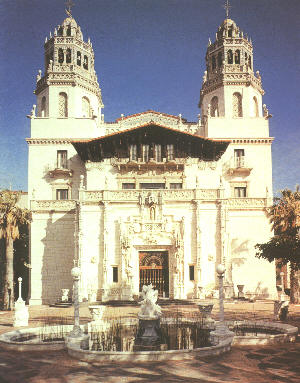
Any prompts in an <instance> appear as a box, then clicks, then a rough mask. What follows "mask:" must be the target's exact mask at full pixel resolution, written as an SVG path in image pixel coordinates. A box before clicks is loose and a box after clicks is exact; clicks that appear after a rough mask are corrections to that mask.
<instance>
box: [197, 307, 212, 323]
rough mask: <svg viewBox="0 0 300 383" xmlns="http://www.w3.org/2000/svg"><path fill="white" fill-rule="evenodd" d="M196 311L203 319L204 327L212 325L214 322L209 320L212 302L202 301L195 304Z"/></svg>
mask: <svg viewBox="0 0 300 383" xmlns="http://www.w3.org/2000/svg"><path fill="white" fill-rule="evenodd" d="M197 306H198V309H199V311H200V313H201V315H202V317H203V322H204V325H209V326H211V325H213V324H214V323H215V321H214V320H213V319H212V318H211V312H212V309H213V307H214V304H213V302H209V301H203V302H199V303H197Z"/></svg>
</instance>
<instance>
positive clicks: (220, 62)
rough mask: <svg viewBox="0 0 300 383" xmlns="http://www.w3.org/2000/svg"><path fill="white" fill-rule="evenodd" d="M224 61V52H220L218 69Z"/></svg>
mask: <svg viewBox="0 0 300 383" xmlns="http://www.w3.org/2000/svg"><path fill="white" fill-rule="evenodd" d="M222 61H223V57H222V52H219V53H218V67H220V66H222Z"/></svg>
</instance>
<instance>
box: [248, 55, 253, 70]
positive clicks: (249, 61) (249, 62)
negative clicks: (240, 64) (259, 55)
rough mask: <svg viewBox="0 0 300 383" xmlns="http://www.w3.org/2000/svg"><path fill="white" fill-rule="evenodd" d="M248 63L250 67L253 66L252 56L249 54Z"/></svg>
mask: <svg viewBox="0 0 300 383" xmlns="http://www.w3.org/2000/svg"><path fill="white" fill-rule="evenodd" d="M248 65H249V68H252V64H251V56H250V55H249V57H248Z"/></svg>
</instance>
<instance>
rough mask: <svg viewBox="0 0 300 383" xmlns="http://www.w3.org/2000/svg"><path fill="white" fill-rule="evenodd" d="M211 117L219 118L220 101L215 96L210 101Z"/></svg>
mask: <svg viewBox="0 0 300 383" xmlns="http://www.w3.org/2000/svg"><path fill="white" fill-rule="evenodd" d="M210 105H211V107H210V116H211V117H219V100H218V97H217V96H214V97H213V98H212V99H211V101H210Z"/></svg>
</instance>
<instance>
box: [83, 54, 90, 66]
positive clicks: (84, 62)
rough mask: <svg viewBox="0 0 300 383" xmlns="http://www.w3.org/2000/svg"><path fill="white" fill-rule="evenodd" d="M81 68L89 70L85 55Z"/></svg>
mask: <svg viewBox="0 0 300 383" xmlns="http://www.w3.org/2000/svg"><path fill="white" fill-rule="evenodd" d="M83 68H84V69H89V61H88V57H87V56H86V55H84V57H83Z"/></svg>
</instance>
